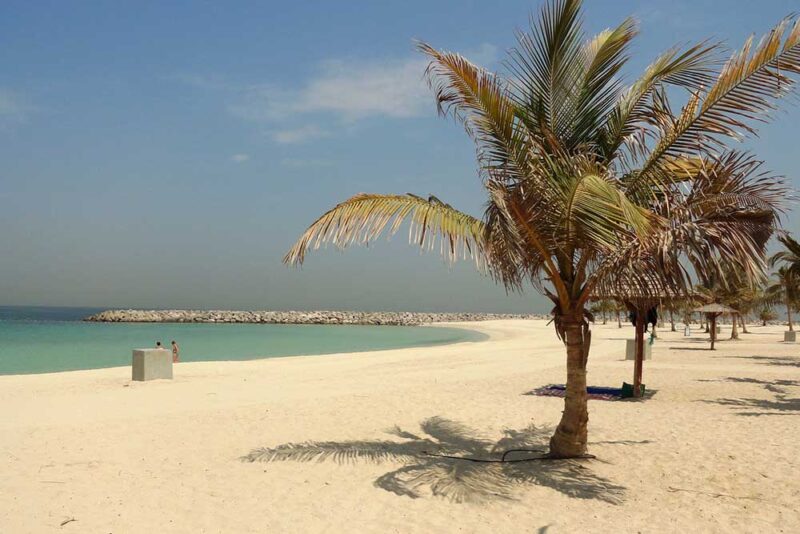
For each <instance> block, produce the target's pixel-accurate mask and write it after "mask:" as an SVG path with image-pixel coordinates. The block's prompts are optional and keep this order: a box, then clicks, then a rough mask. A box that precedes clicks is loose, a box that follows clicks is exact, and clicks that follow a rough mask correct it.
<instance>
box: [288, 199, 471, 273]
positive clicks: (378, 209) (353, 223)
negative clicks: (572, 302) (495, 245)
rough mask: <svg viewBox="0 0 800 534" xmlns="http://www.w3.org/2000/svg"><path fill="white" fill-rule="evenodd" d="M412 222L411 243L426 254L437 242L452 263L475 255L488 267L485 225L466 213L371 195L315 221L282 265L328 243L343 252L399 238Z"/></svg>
mask: <svg viewBox="0 0 800 534" xmlns="http://www.w3.org/2000/svg"><path fill="white" fill-rule="evenodd" d="M405 221H408V222H409V241H410V242H411V243H416V244H418V245H419V246H420V247H421V248H423V249H433V248H434V247H435V245H436V242H437V241H438V242H439V245H440V251H441V253H442V254H443V255H444V256H445V257H447V258H448V259H450V260H455V259H458V258H460V257H462V258H466V257H467V256H471V257H472V258H473V259H475V261H476V262H477V263H478V264H479V265H480V266H483V265H484V262H485V256H484V255H485V250H484V238H483V232H484V225H483V223H482V222H481V221H480V220H478V219H476V218H474V217H472V216H470V215H467V214H465V213H462V212H460V211H458V210H456V209H454V208H453V207H451V206H450V205H448V204H445V203H443V202H441V201H440V200H438V199H437V198H436V197H433V196H431V197H430V198H428V199H424V198H420V197H418V196H415V195H411V194H407V195H372V194H366V193H361V194H358V195H355V196H354V197H351V198H350V199H348V200H346V201H344V202H342V203H341V204H338V205H336V206H335V207H334V208H332V209H331V210H329V211H328V212H326V213H325V214H324V215H323V216H322V217H320V218H319V219H317V220H316V221H315V222H314V223H313V224H312V225H311V226H310V227H309V228H308V229H307V230H306V231H305V233H304V234H303V235H302V236H301V237H300V239H299V240H298V241H297V243H295V244H294V246H293V247H292V248H291V249H290V250H289V252H288V253H287V254H286V256H285V257H284V260H283V261H284V263H288V264H302V263H303V260H304V259H305V255H306V252H307V251H308V250H309V249H314V250H316V249H318V248H320V247H321V246H323V245H326V244H328V243H331V244H334V245H335V246H337V247H339V248H346V247H348V246H350V245H352V244H368V243H370V242H372V241H375V240H376V239H377V238H378V237H379V235H380V234H381V233H382V232H383V231H384V230H386V229H387V228H388V232H389V234H390V235H393V234H395V233H396V232H397V231H398V230H399V229H400V226H401V225H402V224H403V222H405Z"/></svg>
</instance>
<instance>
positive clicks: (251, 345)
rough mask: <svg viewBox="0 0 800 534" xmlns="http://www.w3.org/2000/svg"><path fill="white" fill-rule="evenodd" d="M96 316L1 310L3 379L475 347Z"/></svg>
mask: <svg viewBox="0 0 800 534" xmlns="http://www.w3.org/2000/svg"><path fill="white" fill-rule="evenodd" d="M99 311H102V310H101V309H97V308H49V307H48V308H43V307H5V306H0V375H8V374H29V373H50V372H56V371H72V370H77V369H99V368H102V367H117V366H123V365H130V361H131V350H132V349H134V348H142V347H145V348H146V347H152V346H155V342H156V341H161V342H162V344H164V345H166V346H168V345H169V342H170V341H172V340H173V339H174V340H175V341H177V342H178V344H179V345H180V347H181V360H182V361H189V362H192V361H194V362H197V361H214V360H254V359H259V358H274V357H277V356H297V355H306V354H330V353H337V352H357V351H371V350H383V349H397V348H403V347H415V346H430V345H444V344H447V343H455V342H461V341H480V340H483V339H485V336H484V335H483V334H480V333H478V332H473V331H469V330H462V329H458V328H439V327H436V328H426V327H414V326H327V325H260V324H173V323H160V324H146V323H124V324H123V323H84V322H81V319H82V318H83V317H86V316H87V315H91V314H93V313H97V312H99Z"/></svg>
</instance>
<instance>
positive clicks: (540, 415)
mask: <svg viewBox="0 0 800 534" xmlns="http://www.w3.org/2000/svg"><path fill="white" fill-rule="evenodd" d="M448 326H453V325H452V324H451V325H448ZM461 326H464V327H467V328H472V329H476V330H479V331H482V332H484V333H486V334H488V335H489V336H490V339H489V340H488V341H483V342H476V343H460V344H454V345H447V346H439V347H430V348H414V349H404V350H394V351H383V352H373V353H356V354H340V355H326V356H304V357H291V358H280V359H269V360H257V361H246V362H203V363H187V364H179V365H178V366H177V367H176V370H175V380H173V381H153V382H145V383H140V382H136V383H132V382H131V381H130V369H129V368H113V369H102V370H93V371H77V372H70V373H58V374H48V375H28V376H2V377H0V416H1V417H0V469H1V470H2V482H1V483H0V532H8V533H25V532H104V533H105V532H113V533H127V532H345V531H348V532H495V533H496V532H547V533H548V534H552V533H556V532H575V531H578V530H579V529H580V530H583V531H585V532H599V531H604V532H605V531H619V530H623V529H624V530H626V531H629V532H679V531H692V532H797V531H798V529H800V512H799V511H798V506H797V503H798V497H800V477H799V476H798V474H800V460H798V458H797V450H798V443H799V442H800V425H798V424H797V423H798V418H800V348H799V347H800V346H798V345H795V344H784V343H782V342H781V340H782V331H783V330H784V327H778V326H773V327H758V326H751V327H750V329H751V331H752V333H750V334H741V340H740V341H738V342H736V341H727V340H726V341H722V342H720V343H719V344H718V350H717V351H715V352H710V351H707V350H703V349H705V348H706V347H707V346H708V345H707V344H706V343H705V342H701V338H702V339H704V336H703V335H702V334H695V335H694V336H693V337H692V338H688V339H686V338H684V337H683V335H682V332H681V333H671V332H664V331H660V338H659V340H658V341H657V342H656V343H655V345H654V347H653V360H651V361H647V362H646V363H645V371H644V382H645V384H647V387H648V389H649V390H652V391H654V395H653V396H652V397H650V398H648V399H646V400H643V401H616V402H610V401H601V400H592V401H590V404H589V407H590V423H589V438H590V452H591V453H592V454H594V455H596V456H597V459H596V460H589V461H580V462H577V461H572V462H518V463H510V464H503V465H500V464H486V463H474V462H465V461H459V460H451V459H447V458H441V457H439V456H432V455H431V454H442V453H444V454H448V455H455V456H469V457H479V458H496V457H498V454H497V452H496V451H498V450H500V451H502V450H505V449H508V448H519V447H523V448H531V447H532V448H544V447H546V443H547V439H548V438H549V435H550V433H551V431H552V428H553V426H554V425H555V424H556V423H557V422H558V419H559V416H560V412H561V409H562V404H563V399H560V398H552V397H541V396H535V395H530V394H528V393H529V392H531V390H534V389H536V388H537V387H540V386H543V385H546V384H551V383H563V381H564V378H565V356H564V349H563V346H562V345H561V344H560V343H559V342H558V340H557V339H556V337H555V334H554V333H553V330H552V327H551V326H547V325H546V324H545V322H544V321H534V322H532V321H519V320H516V321H515V320H508V321H489V322H484V323H469V324H463V325H461ZM593 332H594V341H593V346H592V352H591V356H590V360H589V381H590V383H591V384H592V385H598V386H599V385H603V386H619V385H620V384H621V383H622V381H623V380H627V381H630V379H631V375H632V362H630V361H627V362H626V361H624V359H623V357H624V339H626V338H630V337H632V335H633V331H632V328H631V327H629V326H626V327H625V328H623V329H621V330H620V329H618V328H617V326H616V324H615V323H614V324H611V323H609V324H608V325H607V326H602V325H597V326H595V327H594V329H593ZM729 334H730V331H729V327H723V333H722V338H727V337H728V336H729ZM287 444H297V446H295V447H292V448H288V447H286V445H287ZM282 446H283V447H282ZM264 448H266V449H267V450H264ZM275 448H278V452H277V454H272V453H270V450H269V449H275ZM270 459H271V460H272V461H267V460H270Z"/></svg>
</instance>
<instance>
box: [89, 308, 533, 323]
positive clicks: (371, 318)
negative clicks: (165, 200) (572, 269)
mask: <svg viewBox="0 0 800 534" xmlns="http://www.w3.org/2000/svg"><path fill="white" fill-rule="evenodd" d="M544 317H545V316H541V315H507V314H496V313H425V312H350V311H310V312H305V311H229V310H106V311H104V312H100V313H98V314H95V315H92V316H90V317H87V318H86V319H84V321H92V322H102V323H262V324H363V325H394V326H414V325H420V324H425V323H449V322H456V321H458V322H463V321H489V320H492V319H537V318H544Z"/></svg>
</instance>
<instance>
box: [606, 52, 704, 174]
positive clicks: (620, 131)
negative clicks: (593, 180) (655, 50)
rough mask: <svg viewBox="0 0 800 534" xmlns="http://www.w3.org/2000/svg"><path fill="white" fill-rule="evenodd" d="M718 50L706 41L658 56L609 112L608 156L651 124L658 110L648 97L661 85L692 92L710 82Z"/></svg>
mask: <svg viewBox="0 0 800 534" xmlns="http://www.w3.org/2000/svg"><path fill="white" fill-rule="evenodd" d="M718 50H719V45H718V44H715V43H710V42H708V41H704V42H701V43H698V44H696V45H694V46H691V47H689V48H687V49H686V50H683V51H681V50H680V49H679V48H677V47H676V48H672V49H670V50H667V51H666V52H664V53H663V54H661V55H660V56H659V57H658V58H656V60H655V61H654V62H653V63H651V64H650V65H649V66H648V67H647V69H646V70H645V72H644V74H643V75H642V76H641V77H640V78H639V79H638V80H637V81H636V82H635V83H634V84H633V85H631V86H630V87H629V88H628V89H627V90H626V91H625V92H624V94H623V95H622V97H621V98H620V99H619V100H618V102H617V104H616V105H615V106H614V109H613V111H612V112H611V113H610V114H609V115H608V119H607V123H606V126H605V128H604V130H603V132H602V136H601V143H600V144H601V146H602V149H603V150H602V151H603V156H604V157H605V159H606V160H608V161H610V160H612V159H613V158H614V156H615V155H616V152H617V150H619V148H620V146H621V145H622V144H623V143H624V142H625V140H626V139H630V138H631V136H634V135H636V134H637V133H638V132H641V131H642V126H643V125H644V124H648V123H650V124H652V122H653V121H654V118H655V117H654V113H656V112H657V110H656V109H654V108H653V106H651V105H648V104H647V100H648V98H649V97H651V96H652V95H653V93H654V92H655V91H656V90H657V89H658V88H659V87H660V86H661V85H674V86H677V87H683V88H686V89H688V90H690V91H692V92H696V91H700V90H701V89H702V88H703V87H706V86H707V85H709V84H710V83H711V81H712V80H713V73H714V65H715V64H716V62H717V59H716V53H717V51H718Z"/></svg>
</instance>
